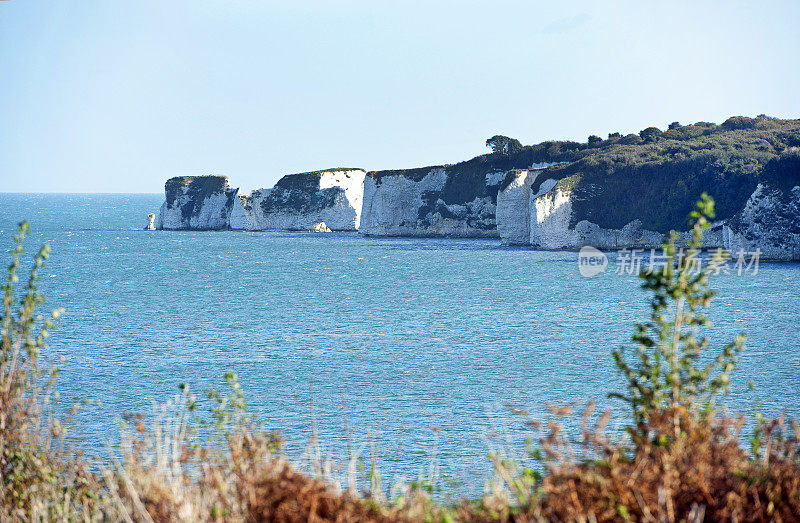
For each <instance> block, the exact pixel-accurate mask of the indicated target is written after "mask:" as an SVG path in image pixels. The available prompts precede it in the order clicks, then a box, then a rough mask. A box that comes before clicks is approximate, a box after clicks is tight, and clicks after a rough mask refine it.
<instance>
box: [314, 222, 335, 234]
mask: <svg viewBox="0 0 800 523" xmlns="http://www.w3.org/2000/svg"><path fill="white" fill-rule="evenodd" d="M311 232H333V231H331V229H330V227H328V226H327V225H325V222H317V223H315V224H314V225H312V226H311Z"/></svg>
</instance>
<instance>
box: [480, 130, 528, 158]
mask: <svg viewBox="0 0 800 523" xmlns="http://www.w3.org/2000/svg"><path fill="white" fill-rule="evenodd" d="M486 147H490V148H491V149H492V152H493V153H495V154H503V155H508V154H512V153H516V152H519V151H521V150H522V144H521V143H519V140H517V139H515V138H509V137H508V136H503V135H500V134H496V135H494V136H492V137H491V138H489V139H488V140H486Z"/></svg>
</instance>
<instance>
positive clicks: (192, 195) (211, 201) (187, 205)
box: [158, 175, 239, 230]
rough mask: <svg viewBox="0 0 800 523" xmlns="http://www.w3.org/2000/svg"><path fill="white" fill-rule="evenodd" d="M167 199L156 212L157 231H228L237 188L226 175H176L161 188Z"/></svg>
mask: <svg viewBox="0 0 800 523" xmlns="http://www.w3.org/2000/svg"><path fill="white" fill-rule="evenodd" d="M164 192H165V193H166V200H165V201H164V203H163V204H162V205H161V210H160V211H159V213H158V228H159V229H172V230H179V229H197V230H213V229H227V228H228V227H229V224H230V215H231V211H232V210H233V208H234V203H236V202H237V201H238V199H237V197H236V196H237V193H238V192H239V189H231V188H230V187H229V185H228V178H227V176H214V175H212V176H177V177H175V178H170V179H169V180H167V183H166V184H165V185H164Z"/></svg>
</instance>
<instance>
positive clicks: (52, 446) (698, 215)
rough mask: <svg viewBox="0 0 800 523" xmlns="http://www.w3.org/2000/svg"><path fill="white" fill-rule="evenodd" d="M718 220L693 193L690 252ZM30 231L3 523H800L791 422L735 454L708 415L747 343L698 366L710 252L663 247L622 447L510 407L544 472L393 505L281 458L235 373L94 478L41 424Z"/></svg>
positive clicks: (11, 347)
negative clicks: (457, 497) (203, 404)
mask: <svg viewBox="0 0 800 523" xmlns="http://www.w3.org/2000/svg"><path fill="white" fill-rule="evenodd" d="M713 213H714V209H713V201H711V200H710V198H707V197H704V199H703V200H701V202H699V203H698V206H697V209H696V210H695V212H694V213H693V214H692V219H693V223H694V229H693V231H694V234H693V238H692V240H691V241H690V243H689V245H688V246H687V247H688V248H689V251H690V252H691V251H692V250H698V249H699V247H700V245H701V240H702V234H703V231H704V229H705V228H707V227H708V224H709V219H710V218H713ZM27 232H28V226H27V224H25V223H23V224H21V225H20V228H19V232H18V234H17V236H16V237H15V243H16V246H15V248H14V250H13V251H12V263H11V265H10V267H9V270H8V276H7V278H6V284H5V285H4V286H3V287H2V289H3V295H4V301H3V303H4V307H3V313H2V314H3V315H2V354H0V358H1V359H0V520H36V521H44V520H86V521H93V520H94V521H99V520H111V521H119V520H124V521H218V520H225V521H298V522H299V521H312V520H313V521H397V520H408V521H455V520H460V521H625V520H630V521H704V520H706V521H800V427H798V424H797V421H796V420H786V419H784V418H779V419H777V420H765V419H761V418H759V419H758V420H757V423H756V426H755V428H754V429H753V431H752V434H751V435H750V436H749V438H748V443H749V445H745V441H744V436H743V434H742V431H743V426H744V423H745V420H744V418H743V417H733V416H731V415H728V414H727V413H726V412H725V411H724V410H723V409H721V408H720V407H718V406H717V404H716V399H717V398H718V397H719V395H721V394H724V393H725V392H726V391H727V389H728V386H729V383H730V376H731V373H732V372H733V370H734V368H735V365H736V363H737V361H738V358H739V355H740V353H741V351H742V350H743V349H744V336H737V337H736V338H735V339H734V340H733V341H732V342H731V343H729V344H727V345H725V346H724V347H723V348H722V349H721V350H720V351H719V353H718V354H717V355H716V356H715V357H713V358H711V359H708V358H707V357H706V358H703V354H704V353H705V352H706V351H707V349H708V347H710V346H711V342H710V340H709V339H708V338H707V337H706V334H707V333H708V330H709V328H710V326H711V325H710V322H709V321H708V319H707V318H706V316H705V314H704V312H703V311H704V310H705V308H707V307H708V306H709V304H710V302H711V299H712V298H713V295H714V293H713V292H712V291H710V290H709V288H708V277H709V275H710V274H711V273H713V272H714V270H715V267H716V266H717V265H718V264H719V263H721V262H722V261H723V258H722V254H721V253H718V254H716V255H715V256H714V257H713V258H712V260H711V262H710V264H709V265H708V266H707V268H706V269H705V270H703V271H697V270H695V267H694V266H692V265H690V263H689V262H688V261H687V260H688V259H689V258H686V257H682V256H679V255H678V254H677V252H678V251H677V249H676V245H675V242H676V239H675V236H673V237H672V238H671V239H670V241H669V242H668V243H667V244H666V245H665V254H666V255H667V259H668V263H666V264H665V265H664V267H662V268H661V269H660V270H658V271H656V272H654V273H652V274H643V275H642V278H643V283H642V286H643V288H644V289H645V290H646V291H647V292H649V293H651V295H652V297H651V315H650V317H649V319H648V320H647V321H646V322H645V323H643V324H640V325H638V326H637V327H636V330H635V333H634V336H633V341H634V342H635V346H634V347H633V350H632V353H631V351H630V350H626V349H619V350H617V351H614V353H613V357H614V361H615V363H616V365H617V367H618V368H619V370H620V371H621V373H622V375H623V376H624V377H625V379H626V382H627V387H626V390H625V391H624V392H622V393H620V394H615V395H614V396H615V397H617V398H619V399H622V400H623V401H625V402H627V403H628V405H629V406H630V408H631V418H630V421H629V423H628V424H627V426H626V428H625V433H626V436H625V437H620V436H619V435H618V434H612V435H609V434H607V433H606V427H607V426H608V424H609V421H610V413H609V412H606V413H603V414H600V415H599V416H597V415H595V414H594V404H593V403H589V404H588V406H587V407H586V408H585V409H584V411H583V414H582V418H581V420H580V421H581V427H582V433H581V434H579V435H573V434H571V433H569V432H568V431H566V430H565V429H564V428H563V426H564V423H562V422H563V420H564V417H565V416H571V415H572V414H573V412H572V407H561V408H558V407H552V408H551V410H552V412H553V416H552V418H551V419H550V420H546V423H542V422H541V421H540V420H534V419H527V418H529V415H528V414H527V413H526V412H524V411H522V410H517V412H518V413H519V414H520V415H521V416H523V417H525V418H526V420H525V421H526V422H527V424H528V425H529V426H530V427H532V428H533V429H535V430H537V431H539V432H540V433H541V437H540V438H539V439H538V441H535V442H532V444H531V446H530V457H532V458H534V459H535V460H536V461H537V463H538V465H537V466H525V465H523V464H522V463H518V462H517V461H515V460H514V459H511V458H509V456H510V455H511V453H504V452H502V451H497V452H493V453H492V454H491V455H490V457H491V463H492V465H493V467H494V472H495V474H494V479H493V480H492V481H491V482H490V483H489V484H488V485H487V489H486V493H485V494H484V495H483V496H482V497H481V498H480V499H475V500H462V501H460V502H455V503H449V504H442V503H441V502H439V501H437V499H435V498H434V496H433V491H434V489H433V482H434V478H422V480H421V481H419V482H416V483H413V484H408V485H399V486H395V485H389V487H390V488H392V492H393V494H392V495H390V496H389V497H387V496H386V495H385V494H383V492H384V491H385V489H384V488H383V486H382V485H381V484H380V480H379V476H378V475H377V474H373V475H371V477H370V485H369V488H368V489H366V490H363V489H362V490H359V487H358V483H357V482H356V481H355V480H354V478H353V476H354V470H355V467H354V463H353V461H352V459H351V460H350V462H349V463H345V464H335V463H331V462H325V461H323V460H321V459H319V458H317V459H315V460H311V464H310V465H303V466H299V465H297V464H296V463H292V462H290V460H289V459H287V457H286V455H285V454H284V452H283V447H282V442H281V438H280V435H279V434H278V433H276V432H272V431H270V430H267V429H265V428H264V427H262V426H261V425H260V424H258V423H257V422H256V421H255V420H254V419H253V418H252V417H251V415H250V414H249V413H248V410H247V405H246V402H245V397H244V394H243V393H242V391H241V389H240V387H239V384H238V381H237V379H236V376H235V375H234V374H232V373H229V374H228V375H227V376H226V381H227V390H228V392H227V393H223V392H221V391H218V390H209V391H207V394H206V399H207V400H209V401H210V402H211V408H210V409H209V410H208V411H206V412H203V411H202V409H201V408H199V401H198V399H197V398H196V397H195V396H194V395H193V394H192V393H191V392H190V391H189V390H188V389H184V391H183V395H182V396H181V397H180V398H179V399H178V400H176V401H175V402H172V403H169V404H167V405H164V406H162V407H161V408H160V409H158V410H157V412H155V413H154V414H153V415H152V416H150V417H149V418H148V417H145V416H143V415H134V414H126V416H125V424H124V426H123V428H122V434H121V441H122V444H121V446H120V455H119V456H111V457H110V458H109V459H108V460H107V461H106V462H104V463H101V464H97V465H92V464H91V463H89V462H88V461H87V460H85V459H83V457H82V456H81V455H80V454H76V453H73V452H71V450H70V449H69V448H68V447H67V446H66V445H64V443H63V442H64V434H65V431H66V427H68V425H69V423H68V421H69V417H68V416H67V417H66V418H62V417H58V416H55V415H53V414H52V413H53V412H58V409H57V408H56V399H57V395H56V393H55V379H56V376H57V369H56V368H53V367H45V368H41V367H40V365H39V354H40V351H41V350H42V349H44V348H45V339H46V337H47V335H48V332H49V330H50V329H51V328H52V326H53V320H54V319H56V318H57V317H58V315H59V314H60V311H55V312H54V313H53V314H52V316H51V317H48V318H44V317H42V316H40V315H38V314H37V313H36V308H37V307H38V306H40V305H41V304H42V302H43V297H42V296H41V294H40V293H39V292H38V290H37V287H36V280H37V277H38V274H37V273H38V271H39V270H40V269H41V267H42V266H43V265H44V262H45V260H46V259H47V256H48V249H47V248H46V247H45V248H43V249H42V250H41V251H39V253H38V254H37V255H36V256H35V257H34V264H33V268H32V270H31V274H30V277H29V279H28V281H27V283H26V285H25V286H24V287H23V288H21V289H18V276H17V273H18V272H19V270H20V268H21V256H22V255H23V254H24V251H23V248H22V244H23V239H24V236H25V234H26V233H27ZM704 362H707V363H704ZM315 444H316V442H315V441H314V440H312V442H310V447H312V448H313V447H314V445H315ZM312 454H313V453H312ZM317 455H318V453H317ZM341 470H344V471H345V473H344V475H342V474H340V473H339V472H340V471H341ZM337 471H338V472H337Z"/></svg>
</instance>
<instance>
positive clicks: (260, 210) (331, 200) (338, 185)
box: [230, 169, 366, 231]
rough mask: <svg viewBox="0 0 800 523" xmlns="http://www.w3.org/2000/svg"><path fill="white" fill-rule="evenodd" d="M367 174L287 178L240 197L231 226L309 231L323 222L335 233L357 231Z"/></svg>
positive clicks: (341, 171)
mask: <svg viewBox="0 0 800 523" xmlns="http://www.w3.org/2000/svg"><path fill="white" fill-rule="evenodd" d="M365 174H366V173H365V172H364V171H363V170H361V169H330V170H326V171H315V172H310V173H301V174H290V175H288V176H284V177H283V178H281V179H280V180H278V183H276V184H275V187H273V188H271V189H258V190H256V191H253V192H252V193H251V194H250V195H249V196H247V197H242V198H240V199H239V202H238V203H239V205H237V206H235V207H234V210H233V212H232V214H231V220H230V227H231V228H232V229H244V230H270V229H274V230H288V231H308V230H311V229H312V227H313V226H314V224H316V223H320V222H324V223H325V224H326V225H327V227H329V228H330V229H331V230H334V231H356V230H358V228H359V225H360V223H361V208H362V199H363V196H364V176H365Z"/></svg>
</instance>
